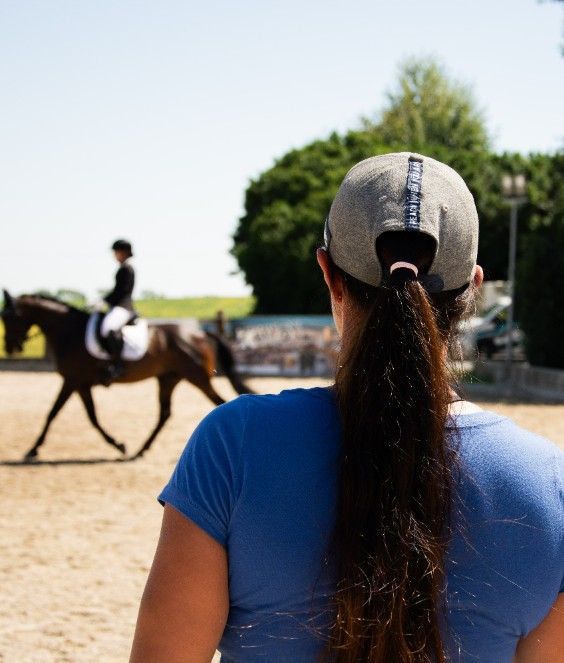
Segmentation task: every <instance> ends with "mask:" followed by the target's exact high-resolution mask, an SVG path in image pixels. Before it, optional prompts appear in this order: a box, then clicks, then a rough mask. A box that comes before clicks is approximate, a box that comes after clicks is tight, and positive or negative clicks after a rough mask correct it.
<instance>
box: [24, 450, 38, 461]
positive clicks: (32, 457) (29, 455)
mask: <svg viewBox="0 0 564 663" xmlns="http://www.w3.org/2000/svg"><path fill="white" fill-rule="evenodd" d="M23 460H24V463H33V462H34V461H35V460H37V451H30V452H28V453H26V455H25V456H24V457H23Z"/></svg>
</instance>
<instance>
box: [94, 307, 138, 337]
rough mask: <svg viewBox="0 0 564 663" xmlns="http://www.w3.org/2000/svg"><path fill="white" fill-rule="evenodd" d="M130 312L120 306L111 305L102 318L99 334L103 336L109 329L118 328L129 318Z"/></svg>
mask: <svg viewBox="0 0 564 663" xmlns="http://www.w3.org/2000/svg"><path fill="white" fill-rule="evenodd" d="M131 316H132V313H131V311H128V310H127V309H126V308H123V307H121V306H112V308H111V309H110V310H109V311H108V312H107V313H106V316H105V317H104V319H103V320H102V326H101V327H100V334H101V335H102V336H103V337H104V338H105V337H106V336H107V335H108V334H109V333H110V332H111V331H118V330H120V329H121V328H122V327H123V326H124V325H125V323H126V322H128V321H129V319H130V318H131Z"/></svg>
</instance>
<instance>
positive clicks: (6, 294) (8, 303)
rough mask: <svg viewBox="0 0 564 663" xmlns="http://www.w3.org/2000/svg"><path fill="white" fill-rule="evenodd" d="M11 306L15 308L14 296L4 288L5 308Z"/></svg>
mask: <svg viewBox="0 0 564 663" xmlns="http://www.w3.org/2000/svg"><path fill="white" fill-rule="evenodd" d="M10 308H15V304H14V298H13V297H12V295H11V294H10V293H9V292H8V291H7V290H6V289H4V310H6V309H10Z"/></svg>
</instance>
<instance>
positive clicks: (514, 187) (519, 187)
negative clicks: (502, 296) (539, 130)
mask: <svg viewBox="0 0 564 663" xmlns="http://www.w3.org/2000/svg"><path fill="white" fill-rule="evenodd" d="M501 193H502V195H503V197H504V198H505V199H506V200H507V201H508V202H509V203H510V205H511V216H510V222H509V266H508V269H507V282H508V283H507V290H508V295H509V297H510V299H511V301H510V303H509V310H508V312H507V348H506V357H505V358H506V361H507V363H508V364H511V362H512V361H513V323H514V320H515V254H516V252H517V208H518V206H519V205H521V204H522V203H525V202H527V196H526V195H525V193H526V181H525V176H524V175H522V174H519V175H504V176H503V177H502V179H501Z"/></svg>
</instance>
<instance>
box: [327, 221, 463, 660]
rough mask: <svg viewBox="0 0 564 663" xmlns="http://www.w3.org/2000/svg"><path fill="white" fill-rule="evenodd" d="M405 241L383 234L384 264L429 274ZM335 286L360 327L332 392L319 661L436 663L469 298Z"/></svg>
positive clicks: (418, 243) (411, 287)
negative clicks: (327, 552) (326, 619)
mask: <svg viewBox="0 0 564 663" xmlns="http://www.w3.org/2000/svg"><path fill="white" fill-rule="evenodd" d="M408 234H409V235H411V233H408ZM388 235H395V233H388ZM402 235H403V238H402V240H401V241H400V242H398V241H396V240H397V237H396V238H394V237H389V238H386V235H383V236H382V238H381V240H382V242H381V243H379V252H380V255H381V259H382V262H383V264H384V266H386V265H387V266H388V267H389V264H391V262H395V261H398V260H409V261H410V262H413V263H415V264H417V265H418V266H419V267H420V268H421V269H422V270H425V267H426V265H428V264H429V263H430V261H431V259H432V248H430V247H429V246H428V243H427V242H426V241H425V239H423V240H421V239H418V238H424V237H425V236H423V235H421V234H419V233H414V234H413V239H412V240H411V241H409V242H407V243H406V242H405V236H406V233H402ZM427 239H428V238H427ZM406 246H407V248H408V249H409V250H406ZM398 247H402V248H399V249H398ZM343 278H344V279H345V281H346V290H347V295H348V296H349V297H350V298H351V299H352V301H353V302H354V303H355V306H356V307H357V308H358V316H357V318H358V322H357V324H355V325H354V328H349V329H347V330H345V331H346V337H345V338H344V339H343V350H342V356H341V358H340V362H339V363H340V365H339V368H338V371H337V375H336V385H335V390H336V397H337V403H338V407H339V410H340V413H341V419H342V426H343V442H342V455H341V474H340V484H339V490H340V492H339V500H338V507H337V514H336V525H335V531H334V538H333V540H334V551H333V552H334V559H335V560H336V573H337V589H336V593H335V604H336V605H335V610H336V619H335V622H334V625H333V628H332V632H331V637H330V640H329V645H328V651H327V653H328V654H330V660H331V661H332V662H335V663H353V662H354V663H359V662H363V661H366V662H371V663H372V662H374V663H376V662H378V663H392V662H393V663H423V662H429V661H434V662H435V663H443V662H444V661H445V660H446V658H445V653H444V650H443V644H442V638H441V631H440V624H441V623H442V621H443V615H442V612H441V609H442V605H443V602H442V598H441V597H442V592H443V589H444V558H445V548H446V544H447V542H448V524H449V512H450V504H451V495H452V482H453V479H452V477H453V468H455V467H456V459H455V453H454V451H453V448H452V445H450V444H449V442H448V439H447V432H446V423H447V417H448V406H449V401H450V400H451V394H452V391H451V386H450V379H449V372H448V368H447V361H446V352H445V348H446V344H447V343H448V340H449V336H450V334H451V331H452V329H453V327H454V325H455V323H456V321H457V320H458V319H459V318H460V317H461V315H462V313H463V312H464V311H465V310H466V308H467V306H468V300H469V299H470V297H471V295H470V293H469V292H468V291H469V290H470V289H468V288H466V289H463V291H464V292H460V291H457V292H451V293H443V294H440V295H436V296H433V299H431V297H430V296H428V294H427V293H426V291H425V290H424V289H423V287H422V285H421V284H420V283H419V282H418V281H416V280H414V279H410V278H406V279H404V280H403V282H402V281H401V280H400V282H398V283H396V284H395V285H393V286H385V287H381V288H373V287H371V286H367V285H366V284H363V283H360V282H359V281H357V280H355V279H353V278H351V277H350V276H347V275H343Z"/></svg>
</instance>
